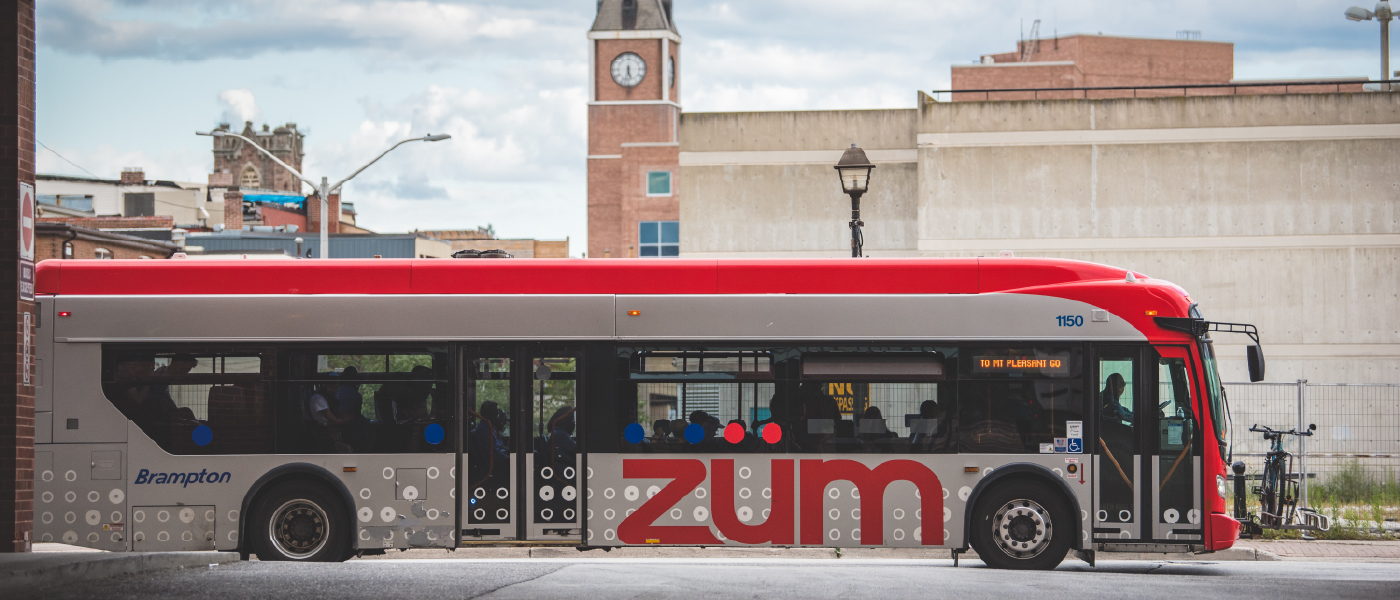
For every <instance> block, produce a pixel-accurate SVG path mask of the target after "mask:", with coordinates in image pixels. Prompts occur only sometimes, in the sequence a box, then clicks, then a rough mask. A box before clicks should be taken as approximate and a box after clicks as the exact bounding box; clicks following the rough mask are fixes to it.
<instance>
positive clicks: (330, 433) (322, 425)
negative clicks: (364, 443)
mask: <svg viewBox="0 0 1400 600" xmlns="http://www.w3.org/2000/svg"><path fill="white" fill-rule="evenodd" d="M332 374H334V373H332ZM337 387H338V386H337V385H336V382H334V381H327V382H324V383H322V384H321V385H320V386H318V387H316V388H314V389H313V390H312V392H311V394H310V395H309V396H307V398H306V413H307V415H308V417H309V418H310V421H311V423H310V429H311V437H312V438H313V439H314V440H315V442H316V446H317V448H316V451H317V452H334V453H336V454H348V453H350V452H351V451H352V448H351V447H350V445H349V444H346V443H345V441H344V438H343V436H342V434H341V430H340V428H341V426H343V425H344V424H345V423H347V420H346V419H342V418H341V417H339V416H336V414H335V413H334V412H332V411H331V409H330V399H331V398H335V395H336V388H337Z"/></svg>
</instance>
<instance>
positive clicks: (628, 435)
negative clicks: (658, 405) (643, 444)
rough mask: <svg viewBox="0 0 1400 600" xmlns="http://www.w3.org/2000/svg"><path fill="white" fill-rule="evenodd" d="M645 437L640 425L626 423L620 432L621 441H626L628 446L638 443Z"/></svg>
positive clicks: (645, 434)
mask: <svg viewBox="0 0 1400 600" xmlns="http://www.w3.org/2000/svg"><path fill="white" fill-rule="evenodd" d="M646 436H647V431H646V429H643V428H642V424H641V423H628V424H627V427H626V428H625V429H623V430H622V439H624V440H627V443H629V444H635V443H638V442H640V441H642V438H645V437H646Z"/></svg>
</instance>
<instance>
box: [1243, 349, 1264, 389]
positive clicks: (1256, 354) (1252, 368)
mask: <svg viewBox="0 0 1400 600" xmlns="http://www.w3.org/2000/svg"><path fill="white" fill-rule="evenodd" d="M1245 350H1246V353H1247V354H1248V355H1249V356H1248V358H1249V380H1250V381H1252V382H1259V381H1263V380H1264V349H1263V348H1260V347H1259V344H1254V345H1252V346H1249V347H1247V348H1246V349H1245Z"/></svg>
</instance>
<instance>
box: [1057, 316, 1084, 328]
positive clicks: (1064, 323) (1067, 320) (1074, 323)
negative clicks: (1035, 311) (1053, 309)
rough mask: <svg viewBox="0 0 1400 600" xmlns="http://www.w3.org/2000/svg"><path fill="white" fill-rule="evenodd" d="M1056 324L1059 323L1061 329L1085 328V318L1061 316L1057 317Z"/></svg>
mask: <svg viewBox="0 0 1400 600" xmlns="http://www.w3.org/2000/svg"><path fill="white" fill-rule="evenodd" d="M1055 322H1056V323H1059V324H1060V327H1083V326H1084V317H1081V316H1078V315H1061V316H1058V317H1055Z"/></svg>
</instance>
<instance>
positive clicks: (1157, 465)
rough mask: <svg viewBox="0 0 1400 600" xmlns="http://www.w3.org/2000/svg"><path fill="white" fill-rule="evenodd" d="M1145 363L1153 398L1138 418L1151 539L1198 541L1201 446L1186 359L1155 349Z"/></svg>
mask: <svg viewBox="0 0 1400 600" xmlns="http://www.w3.org/2000/svg"><path fill="white" fill-rule="evenodd" d="M1155 350H1156V352H1155V353H1152V352H1149V354H1155V355H1154V356H1152V357H1151V358H1152V359H1153V361H1154V362H1155V365H1153V366H1152V368H1151V371H1153V372H1152V373H1151V375H1152V379H1153V390H1154V391H1155V392H1156V393H1155V394H1154V395H1153V396H1154V397H1153V399H1152V402H1151V403H1150V406H1148V410H1147V411H1145V412H1144V414H1143V417H1144V419H1143V420H1144V423H1145V425H1146V427H1145V429H1146V430H1147V431H1146V433H1147V435H1148V439H1147V440H1146V444H1147V448H1149V449H1150V458H1149V459H1148V464H1149V465H1150V470H1151V473H1152V476H1151V479H1150V481H1151V484H1152V495H1151V499H1152V501H1153V507H1154V510H1153V514H1152V520H1151V522H1152V538H1153V539H1155V540H1171V541H1175V542H1178V543H1181V542H1186V543H1189V542H1201V541H1203V539H1204V538H1203V536H1202V530H1201V523H1202V519H1201V501H1202V496H1201V493H1202V482H1201V442H1200V441H1199V438H1200V435H1198V433H1199V432H1198V428H1197V426H1196V423H1197V421H1196V418H1195V411H1194V410H1193V406H1194V403H1193V401H1192V394H1191V392H1192V390H1191V385H1190V383H1189V382H1190V379H1191V376H1190V374H1191V369H1190V365H1191V358H1190V353H1189V351H1188V350H1187V348H1186V347H1185V346H1158V347H1156V348H1155Z"/></svg>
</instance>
